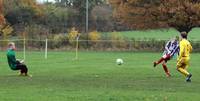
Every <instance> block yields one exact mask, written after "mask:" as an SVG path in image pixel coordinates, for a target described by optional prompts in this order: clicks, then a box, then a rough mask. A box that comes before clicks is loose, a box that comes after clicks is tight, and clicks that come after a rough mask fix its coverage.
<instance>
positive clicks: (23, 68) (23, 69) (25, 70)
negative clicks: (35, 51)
mask: <svg viewBox="0 0 200 101" xmlns="http://www.w3.org/2000/svg"><path fill="white" fill-rule="evenodd" d="M17 68H18V69H19V70H20V73H21V74H20V75H25V76H27V74H28V68H27V66H26V65H25V64H18V65H17Z"/></svg>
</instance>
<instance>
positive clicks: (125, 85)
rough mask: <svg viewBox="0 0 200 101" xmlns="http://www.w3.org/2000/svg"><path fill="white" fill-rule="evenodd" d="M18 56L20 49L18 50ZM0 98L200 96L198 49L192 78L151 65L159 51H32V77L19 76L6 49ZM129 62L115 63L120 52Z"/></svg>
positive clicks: (85, 100)
mask: <svg viewBox="0 0 200 101" xmlns="http://www.w3.org/2000/svg"><path fill="white" fill-rule="evenodd" d="M18 56H19V58H20V57H22V53H19V54H18ZM0 57H1V59H0V60H1V61H0V65H1V66H0V67H1V69H0V101H199V99H200V96H199V91H200V73H199V71H200V68H199V57H200V54H197V53H194V54H192V59H191V68H189V70H190V71H191V72H192V73H193V78H192V80H193V81H192V83H186V82H185V80H184V77H183V76H182V75H181V74H179V73H178V72H177V71H176V68H175V60H172V61H171V62H169V68H170V70H171V73H172V77H171V78H166V77H165V75H164V73H163V70H162V68H161V66H158V67H157V68H153V67H152V61H154V60H155V59H158V58H159V57H160V53H134V52H81V53H80V58H79V60H77V61H75V60H73V57H74V53H73V52H50V53H49V57H48V59H47V60H44V57H43V53H40V52H28V53H27V57H26V63H27V64H28V66H29V69H30V73H31V74H32V75H33V77H32V78H27V77H19V76H17V74H18V72H13V71H11V70H10V69H9V67H8V66H7V62H6V57H5V53H3V52H1V53H0ZM118 57H120V58H122V59H123V60H124V61H125V63H124V64H123V65H121V66H118V65H116V64H115V59H116V58H118Z"/></svg>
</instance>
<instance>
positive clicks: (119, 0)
mask: <svg viewBox="0 0 200 101" xmlns="http://www.w3.org/2000/svg"><path fill="white" fill-rule="evenodd" d="M109 1H110V3H111V5H112V7H113V8H114V12H113V15H114V17H115V18H116V19H118V21H119V22H120V23H122V24H125V25H127V26H128V27H130V28H134V29H152V28H171V27H172V28H175V29H176V30H178V31H179V32H182V31H186V32H189V31H191V29H192V28H194V27H199V26H200V0H109Z"/></svg>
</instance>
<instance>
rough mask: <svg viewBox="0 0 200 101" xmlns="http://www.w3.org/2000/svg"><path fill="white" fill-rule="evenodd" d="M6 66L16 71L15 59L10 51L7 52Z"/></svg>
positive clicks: (12, 51)
mask: <svg viewBox="0 0 200 101" xmlns="http://www.w3.org/2000/svg"><path fill="white" fill-rule="evenodd" d="M7 59H8V64H9V66H10V68H11V69H12V70H16V66H17V60H16V58H15V51H14V50H12V49H8V50H7Z"/></svg>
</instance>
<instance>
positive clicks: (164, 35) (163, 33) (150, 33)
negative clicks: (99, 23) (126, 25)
mask: <svg viewBox="0 0 200 101" xmlns="http://www.w3.org/2000/svg"><path fill="white" fill-rule="evenodd" d="M199 32H200V28H194V29H193V30H192V31H190V32H189V36H188V39H189V40H192V41H200V40H199V37H200V36H199ZM119 33H120V34H121V35H123V36H124V37H127V38H129V39H130V38H134V39H136V40H148V39H156V40H169V39H171V38H173V37H175V36H178V35H179V32H178V31H176V30H174V29H158V30H146V31H122V32H119ZM110 34H111V33H109V32H107V33H104V35H107V36H109V35H110Z"/></svg>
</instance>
